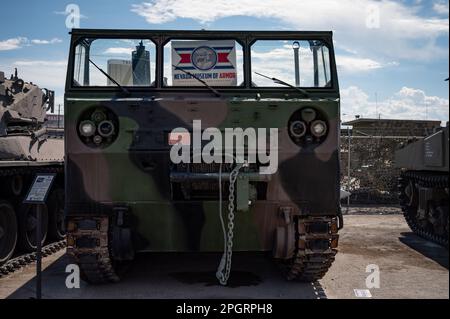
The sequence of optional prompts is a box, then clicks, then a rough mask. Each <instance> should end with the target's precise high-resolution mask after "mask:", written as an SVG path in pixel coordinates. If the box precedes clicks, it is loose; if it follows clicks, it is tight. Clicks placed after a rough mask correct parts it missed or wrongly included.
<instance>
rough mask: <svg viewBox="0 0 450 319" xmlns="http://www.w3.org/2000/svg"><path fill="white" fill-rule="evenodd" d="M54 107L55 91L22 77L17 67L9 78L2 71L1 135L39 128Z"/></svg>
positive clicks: (0, 73)
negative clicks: (28, 81) (40, 86)
mask: <svg viewBox="0 0 450 319" xmlns="http://www.w3.org/2000/svg"><path fill="white" fill-rule="evenodd" d="M53 107H54V92H53V91H50V90H47V89H41V88H39V87H38V86H37V85H35V84H33V83H27V82H25V81H24V80H22V79H20V78H19V77H18V74H17V69H15V73H14V74H13V75H11V77H10V78H9V79H7V78H5V74H4V72H0V136H5V135H8V132H24V131H27V132H31V131H33V130H39V129H40V128H41V126H42V125H43V124H44V122H45V117H46V112H47V111H48V110H50V109H53Z"/></svg>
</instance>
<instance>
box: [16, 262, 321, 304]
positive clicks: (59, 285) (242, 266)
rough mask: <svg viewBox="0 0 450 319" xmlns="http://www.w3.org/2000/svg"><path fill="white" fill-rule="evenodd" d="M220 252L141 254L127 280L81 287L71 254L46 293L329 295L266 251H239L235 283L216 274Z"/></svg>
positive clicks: (54, 268)
mask: <svg viewBox="0 0 450 319" xmlns="http://www.w3.org/2000/svg"><path fill="white" fill-rule="evenodd" d="M220 258H221V255H220V254H176V253H170V254H168V253H165V254H159V253H158V254H156V253H152V254H141V255H138V256H137V258H136V260H135V262H133V263H132V264H131V265H130V267H129V270H128V274H127V275H126V276H125V277H124V278H123V280H122V281H121V282H119V283H116V284H107V285H100V286H91V285H88V284H86V283H84V282H81V286H80V288H79V289H68V288H66V286H65V280H66V276H67V275H68V274H66V273H65V269H66V266H67V264H68V263H70V261H69V260H70V259H69V258H68V257H67V256H63V257H61V258H60V259H58V260H57V261H56V262H55V263H53V264H52V265H51V266H50V267H48V268H47V269H46V270H45V271H44V272H43V298H58V299H61V298H62V299H65V298H83V299H95V298H127V299H140V298H145V299H147V298H149V299H151V298H160V299H166V298H177V299H185V298H192V299H196V298H212V299H215V298H224V299H231V298H234V299H241V298H242V299H243V298H249V299H252V298H294V299H317V298H326V296H325V293H324V291H323V289H322V288H321V286H320V285H319V284H318V283H314V284H313V283H298V282H288V281H286V280H285V279H284V278H283V277H282V275H281V274H280V272H279V270H278V268H277V267H276V266H275V265H274V264H273V262H272V261H271V259H270V258H268V257H267V256H266V255H264V254H260V253H235V254H234V255H233V266H232V269H233V270H232V273H231V278H230V280H229V285H228V286H226V287H223V286H221V285H220V284H218V282H217V280H216V278H215V272H216V268H217V265H218V264H219V261H220ZM34 285H35V283H34V280H31V281H29V282H27V283H25V284H24V285H23V286H22V287H20V288H19V289H18V290H16V291H15V292H14V293H13V294H12V295H11V296H9V298H12V299H16V298H30V297H31V296H33V295H34Z"/></svg>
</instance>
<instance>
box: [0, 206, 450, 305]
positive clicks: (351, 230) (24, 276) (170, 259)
mask: <svg viewBox="0 0 450 319" xmlns="http://www.w3.org/2000/svg"><path fill="white" fill-rule="evenodd" d="M219 258H220V255H218V254H176V255H175V254H156V255H155V254H150V255H148V254H147V255H141V256H139V258H138V260H137V261H136V262H135V263H134V264H133V266H132V267H131V269H130V273H129V275H128V276H126V278H124V280H123V281H122V282H120V283H118V284H112V285H104V286H89V285H86V284H84V283H82V284H81V288H80V289H67V288H66V286H65V278H66V274H65V267H66V264H67V263H68V258H67V257H66V256H65V255H64V253H63V252H60V253H58V254H55V255H53V256H51V257H48V258H46V259H45V260H44V267H46V268H45V271H44V283H43V286H44V288H43V297H44V298H89V299H92V298H239V299H240V298H356V297H355V293H354V289H366V285H365V282H366V277H367V276H368V275H369V273H366V267H367V265H370V264H374V265H377V266H378V267H379V269H380V288H378V289H376V288H372V289H370V292H371V295H372V297H373V298H447V299H448V298H449V272H448V262H449V260H448V259H449V258H448V250H447V249H444V248H442V247H440V246H438V245H435V244H432V243H429V242H427V241H425V240H423V239H421V238H419V237H417V236H415V235H413V234H412V233H411V232H410V230H409V228H408V227H407V225H406V224H405V222H404V220H403V217H402V216H401V215H395V214H390V215H347V216H345V228H344V230H343V231H342V232H341V238H340V252H339V254H338V255H337V258H336V261H335V263H334V264H333V266H332V268H331V269H330V271H329V272H328V273H327V275H326V276H325V277H324V278H323V279H322V280H321V281H320V282H319V283H314V284H311V283H292V282H286V281H285V280H284V279H283V278H282V277H281V276H280V275H279V273H278V269H277V268H276V267H275V266H274V265H273V264H272V263H271V261H270V259H269V258H267V257H266V256H265V255H264V254H255V253H245V254H244V253H240V254H235V255H234V259H233V273H232V279H231V281H230V285H229V286H228V287H221V286H218V285H217V283H216V281H215V278H214V272H215V268H216V266H217V263H218V261H219ZM33 270H34V269H33V267H32V266H28V267H27V268H25V269H23V270H21V271H19V272H16V273H14V274H13V275H10V276H8V277H6V278H1V279H0V298H30V297H32V296H33V295H34V281H33V276H34V273H33Z"/></svg>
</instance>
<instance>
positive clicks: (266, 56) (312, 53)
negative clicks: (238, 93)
mask: <svg viewBox="0 0 450 319" xmlns="http://www.w3.org/2000/svg"><path fill="white" fill-rule="evenodd" d="M251 65H252V85H253V86H261V87H279V86H280V84H276V83H274V82H273V81H272V80H271V79H269V78H277V79H280V80H282V81H284V82H287V83H289V84H292V85H295V86H299V87H328V86H331V76H330V54H329V50H328V47H327V46H326V45H325V44H324V43H323V42H321V41H314V40H311V41H306V40H289V41H287V40H259V41H256V42H255V43H254V44H253V45H252V48H251ZM255 72H257V73H260V74H262V75H265V76H267V77H269V78H266V77H264V76H262V75H258V74H256V73H255Z"/></svg>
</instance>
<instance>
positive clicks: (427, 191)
mask: <svg viewBox="0 0 450 319" xmlns="http://www.w3.org/2000/svg"><path fill="white" fill-rule="evenodd" d="M448 142H449V139H448V122H447V126H446V127H445V128H442V129H441V130H439V131H438V132H435V133H434V134H432V135H430V136H428V137H426V138H424V139H420V140H417V141H414V142H411V143H408V144H407V145H405V146H404V147H403V148H401V149H399V150H397V152H396V153H395V163H396V166H397V167H400V168H402V173H401V176H400V178H399V199H400V205H401V207H402V210H403V213H404V216H405V219H406V221H407V223H408V225H409V227H410V228H411V229H412V230H413V231H414V232H415V233H416V234H418V235H419V236H421V237H423V238H426V239H428V240H431V241H434V242H436V243H438V244H441V245H443V246H446V247H447V248H448V235H449V233H448V224H449V217H448V209H449V206H448V197H449V194H448V189H449V187H448V148H449V144H448Z"/></svg>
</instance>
